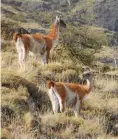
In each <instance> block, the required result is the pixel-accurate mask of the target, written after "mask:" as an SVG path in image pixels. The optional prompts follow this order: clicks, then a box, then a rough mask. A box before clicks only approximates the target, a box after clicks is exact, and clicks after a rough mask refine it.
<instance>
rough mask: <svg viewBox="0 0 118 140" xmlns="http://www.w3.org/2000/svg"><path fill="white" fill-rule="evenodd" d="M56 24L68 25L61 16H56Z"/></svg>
mask: <svg viewBox="0 0 118 140" xmlns="http://www.w3.org/2000/svg"><path fill="white" fill-rule="evenodd" d="M55 24H58V25H60V26H62V27H64V28H65V27H66V23H65V22H64V21H63V20H62V19H61V16H56V19H55Z"/></svg>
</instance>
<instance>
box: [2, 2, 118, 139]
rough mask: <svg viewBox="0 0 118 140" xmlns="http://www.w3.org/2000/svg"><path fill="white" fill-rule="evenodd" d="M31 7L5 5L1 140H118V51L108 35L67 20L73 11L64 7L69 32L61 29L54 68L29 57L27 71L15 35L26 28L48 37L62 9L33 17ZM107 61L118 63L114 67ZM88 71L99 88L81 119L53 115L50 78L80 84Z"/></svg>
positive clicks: (68, 114)
mask: <svg viewBox="0 0 118 140" xmlns="http://www.w3.org/2000/svg"><path fill="white" fill-rule="evenodd" d="M37 1H38V4H39V5H37ZM37 1H35V3H34V5H33V6H34V7H35V6H36V5H37V6H40V5H41V2H42V1H41V0H40V1H39V0H37ZM27 2H28V0H27V1H24V2H21V1H20V0H13V1H9V0H6V1H3V3H2V12H3V14H2V24H1V25H2V28H1V33H2V46H1V48H2V53H1V54H2V61H1V62H2V63H1V66H2V67H1V76H2V78H1V91H2V94H1V111H2V117H1V134H2V135H1V137H2V138H9V139H10V138H12V139H13V138H19V139H23V138H34V139H35V138H62V139H64V138H96V139H97V138H118V111H117V110H118V67H114V65H113V63H114V57H115V58H117V51H118V50H117V49H116V50H114V49H112V48H110V47H109V46H108V44H109V40H108V38H107V34H106V33H105V30H104V29H102V28H98V27H95V26H90V25H83V24H80V23H78V22H76V21H74V22H70V20H69V19H70V17H71V14H72V13H70V14H67V13H68V12H67V11H66V10H68V9H69V7H67V8H68V9H65V6H64V3H62V11H60V12H62V15H63V18H64V19H65V21H66V23H67V28H66V29H61V38H60V42H59V45H58V46H57V48H56V49H55V51H54V54H53V55H52V56H51V58H50V61H49V64H46V65H41V62H40V58H39V59H36V58H35V57H32V56H28V60H27V63H26V69H25V71H22V70H21V69H20V68H19V66H18V60H17V59H18V58H17V52H16V48H15V46H14V43H13V41H12V35H13V32H14V30H13V29H15V28H17V27H24V28H26V29H30V30H31V32H37V31H39V32H40V31H41V32H43V31H44V32H48V30H49V26H50V24H51V23H52V19H53V18H54V17H55V15H56V12H57V11H56V10H57V9H58V8H59V7H56V10H55V9H54V12H53V11H48V12H47V11H44V9H41V10H42V11H40V12H38V10H37V11H34V12H32V13H31V12H29V11H30V10H31V9H30V8H27V9H25V10H24V7H23V6H25V5H27ZM30 2H31V1H30ZM33 2H34V1H32V2H31V3H28V4H29V5H28V6H29V7H31V4H32V3H33ZM39 2H40V3H39ZM66 2H67V1H65V4H68V3H66ZM74 2H76V0H74ZM22 3H24V4H22ZM43 4H45V5H43V7H44V6H46V4H47V5H50V6H52V5H51V4H50V1H48V0H45V1H44V3H43ZM58 4H59V1H57V3H56V1H54V2H53V6H52V8H55V6H56V5H58ZM73 4H74V3H73ZM71 6H74V5H71ZM34 7H32V9H33V8H34ZM64 10H65V11H64ZM64 13H66V14H67V17H65V16H64ZM60 56H61V57H60ZM107 59H110V60H111V61H112V62H111V63H108V61H107ZM103 60H104V61H103ZM85 66H89V67H90V68H92V69H93V70H94V87H93V89H92V91H91V93H90V95H89V96H88V98H87V100H85V101H84V105H83V108H82V112H81V115H80V116H79V117H78V118H75V116H74V114H73V112H72V110H71V109H66V111H65V112H64V113H61V114H60V113H57V114H53V112H52V107H51V102H50V100H49V97H48V93H47V87H46V85H45V83H46V76H50V77H51V78H52V79H53V80H54V81H62V82H75V83H78V82H79V79H80V78H81V74H82V71H83V67H85Z"/></svg>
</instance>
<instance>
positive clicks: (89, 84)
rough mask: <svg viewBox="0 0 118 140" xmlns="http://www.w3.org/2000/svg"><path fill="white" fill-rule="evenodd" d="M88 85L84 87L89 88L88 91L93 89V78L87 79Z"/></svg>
mask: <svg viewBox="0 0 118 140" xmlns="http://www.w3.org/2000/svg"><path fill="white" fill-rule="evenodd" d="M86 82H87V83H86V85H84V87H85V88H86V89H87V90H88V93H89V92H90V91H91V90H92V88H93V78H92V77H91V78H88V79H86Z"/></svg>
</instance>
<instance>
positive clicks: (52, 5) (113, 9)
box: [2, 0, 118, 31]
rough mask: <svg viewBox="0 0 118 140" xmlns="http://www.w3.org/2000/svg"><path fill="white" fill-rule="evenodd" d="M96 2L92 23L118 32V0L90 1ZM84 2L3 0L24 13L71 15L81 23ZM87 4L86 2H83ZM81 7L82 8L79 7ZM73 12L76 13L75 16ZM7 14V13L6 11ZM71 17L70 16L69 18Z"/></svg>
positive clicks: (79, 0) (74, 0)
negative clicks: (82, 3) (94, 16)
mask: <svg viewBox="0 0 118 140" xmlns="http://www.w3.org/2000/svg"><path fill="white" fill-rule="evenodd" d="M90 1H93V2H95V3H94V4H95V6H94V12H95V14H96V18H95V20H94V21H92V23H94V24H97V25H98V26H102V27H105V28H108V29H110V30H114V31H118V1H117V0H90ZM81 2H82V0H63V1H60V0H51V1H50V0H25V1H20V0H5V1H4V0H2V3H4V4H7V5H12V6H14V7H17V9H19V8H20V10H21V9H22V11H24V12H32V13H31V14H33V13H34V12H36V13H39V12H45V11H53V12H57V13H61V14H63V15H64V14H66V13H68V14H66V15H69V14H70V15H71V18H72V19H73V20H77V19H78V20H80V21H81V16H80V15H81V14H83V12H84V11H83V10H80V9H81V8H80V7H81ZM83 2H84V3H86V0H83ZM79 6H80V7H79ZM73 10H76V12H75V13H74V14H73ZM2 12H5V9H3V8H2ZM6 12H7V11H6ZM69 17H70V16H69Z"/></svg>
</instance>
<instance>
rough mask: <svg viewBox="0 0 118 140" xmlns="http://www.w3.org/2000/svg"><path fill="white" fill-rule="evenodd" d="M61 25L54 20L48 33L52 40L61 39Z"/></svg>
mask: <svg viewBox="0 0 118 140" xmlns="http://www.w3.org/2000/svg"><path fill="white" fill-rule="evenodd" d="M59 27H60V25H59V24H58V23H56V22H54V23H53V24H52V25H51V28H50V32H49V34H48V37H49V38H50V39H51V40H58V39H59Z"/></svg>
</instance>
